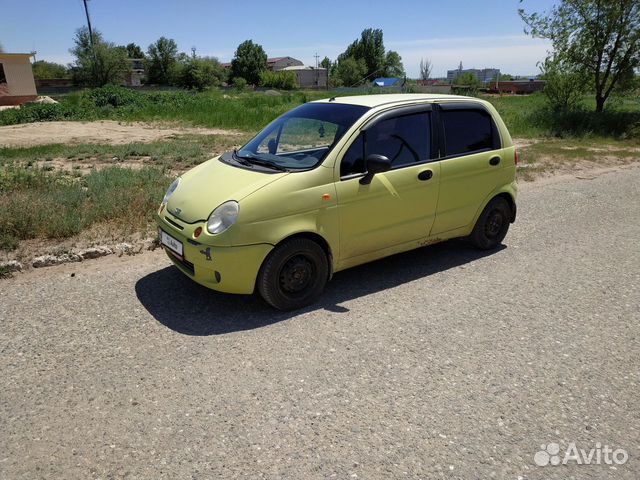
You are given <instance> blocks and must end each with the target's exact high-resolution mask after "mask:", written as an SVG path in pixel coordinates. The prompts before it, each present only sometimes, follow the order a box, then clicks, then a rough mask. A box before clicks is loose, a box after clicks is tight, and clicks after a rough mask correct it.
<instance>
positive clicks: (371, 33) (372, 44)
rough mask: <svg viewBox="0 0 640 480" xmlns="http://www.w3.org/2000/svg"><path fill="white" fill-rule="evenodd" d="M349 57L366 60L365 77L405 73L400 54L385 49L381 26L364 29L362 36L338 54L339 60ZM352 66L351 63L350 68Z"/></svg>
mask: <svg viewBox="0 0 640 480" xmlns="http://www.w3.org/2000/svg"><path fill="white" fill-rule="evenodd" d="M347 58H353V59H355V60H356V61H358V62H360V61H362V62H364V65H365V69H366V70H365V73H364V75H363V77H367V78H371V77H375V76H403V75H404V67H403V65H402V59H401V58H400V55H398V53H397V52H394V51H389V52H386V51H385V48H384V40H383V34H382V30H381V29H379V28H376V29H373V28H367V29H365V30H363V31H362V33H361V34H360V38H359V39H357V40H355V41H354V42H353V43H351V45H349V46H348V47H347V49H346V50H345V51H344V52H343V53H341V54H340V56H338V62H341V61H342V60H345V59H347ZM352 66H353V65H351V64H349V67H350V68H351V67H352ZM342 80H343V81H344V83H345V84H348V83H349V82H347V81H345V79H342Z"/></svg>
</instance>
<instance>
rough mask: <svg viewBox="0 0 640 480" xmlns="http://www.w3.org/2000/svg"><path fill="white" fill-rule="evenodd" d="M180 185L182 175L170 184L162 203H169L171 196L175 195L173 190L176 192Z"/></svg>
mask: <svg viewBox="0 0 640 480" xmlns="http://www.w3.org/2000/svg"><path fill="white" fill-rule="evenodd" d="M178 185H180V177H178V178H176V179H175V180H174V181H173V183H172V184H171V185H169V188H168V189H167V193H165V194H164V197H163V199H162V205H166V204H167V202H168V201H169V198H171V195H173V192H175V191H176V189H177V188H178Z"/></svg>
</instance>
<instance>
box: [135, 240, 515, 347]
mask: <svg viewBox="0 0 640 480" xmlns="http://www.w3.org/2000/svg"><path fill="white" fill-rule="evenodd" d="M504 248H506V247H505V246H504V245H501V246H500V247H499V248H498V249H495V250H492V251H481V250H477V249H475V248H472V247H471V246H469V245H467V244H465V243H464V242H461V241H458V240H452V241H449V242H444V243H441V244H437V245H433V246H429V247H423V248H419V249H417V250H412V251H410V252H406V253H401V254H398V255H393V256H391V257H387V258H384V259H381V260H377V261H375V262H372V263H368V264H365V265H361V266H359V267H354V268H350V269H348V270H344V271H342V272H338V273H336V274H335V276H334V277H333V279H332V280H331V282H329V284H328V285H327V288H326V290H325V292H324V293H323V295H322V297H321V298H320V300H319V301H318V302H317V303H316V304H314V305H312V306H309V307H307V308H305V309H302V310H297V311H294V312H279V311H277V310H274V309H272V308H271V307H269V306H268V305H267V304H266V303H264V302H263V301H262V300H261V299H260V298H259V296H258V295H231V294H224V293H219V292H215V291H213V290H209V289H208V288H205V287H203V286H201V285H198V284H197V283H195V282H193V281H192V280H190V279H189V278H188V277H187V276H186V275H184V274H183V273H181V272H180V271H179V270H178V269H177V268H176V267H174V266H169V267H166V268H163V269H161V270H158V271H155V272H152V273H150V274H148V275H146V276H145V277H143V278H141V279H140V280H138V282H137V283H136V286H135V290H136V295H137V296H138V299H139V300H140V303H141V304H142V305H143V306H144V308H146V309H147V311H148V312H149V313H150V314H151V315H152V316H153V317H154V318H155V319H156V320H157V321H158V322H160V323H162V324H163V325H165V326H167V327H168V328H170V329H171V330H174V331H176V332H178V333H182V334H185V335H200V336H202V335H221V334H225V333H232V332H238V331H242V330H251V329H254V328H260V327H264V326H267V325H271V324H274V323H277V322H281V321H283V320H287V319H289V318H292V317H295V316H297V315H300V314H301V313H304V312H309V311H314V310H319V309H325V310H328V311H331V312H348V311H349V309H348V308H346V307H344V306H341V305H340V304H341V303H343V302H345V301H347V300H351V299H353V298H358V297H362V296H364V295H369V294H371V293H376V292H379V291H382V290H386V289H388V288H392V287H396V286H398V285H401V284H403V283H407V282H411V281H413V280H416V279H419V278H423V277H426V276H429V275H433V274H435V273H439V272H442V271H445V270H448V269H450V268H453V267H457V266H459V265H463V264H465V263H469V262H472V261H474V260H478V259H480V258H483V257H486V256H488V255H493V254H495V253H497V252H499V251H500V250H503V249H504Z"/></svg>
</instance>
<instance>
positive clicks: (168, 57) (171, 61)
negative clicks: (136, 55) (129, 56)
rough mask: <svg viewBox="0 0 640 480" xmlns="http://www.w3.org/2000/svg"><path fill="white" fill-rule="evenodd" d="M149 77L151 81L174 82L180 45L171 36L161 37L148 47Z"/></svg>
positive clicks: (159, 82) (166, 83)
mask: <svg viewBox="0 0 640 480" xmlns="http://www.w3.org/2000/svg"><path fill="white" fill-rule="evenodd" d="M147 56H148V58H147V77H148V79H149V83H157V84H160V85H169V84H171V83H173V81H174V80H175V75H176V67H177V62H178V58H177V57H178V45H177V44H176V42H175V41H174V40H173V39H171V38H166V37H160V38H159V39H158V40H157V41H156V42H155V43H152V44H151V45H149V48H148V49H147Z"/></svg>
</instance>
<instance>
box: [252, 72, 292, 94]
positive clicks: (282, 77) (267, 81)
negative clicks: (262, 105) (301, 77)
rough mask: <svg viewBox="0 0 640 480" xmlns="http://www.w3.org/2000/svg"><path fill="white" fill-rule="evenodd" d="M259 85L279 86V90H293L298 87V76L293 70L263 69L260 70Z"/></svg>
mask: <svg viewBox="0 0 640 480" xmlns="http://www.w3.org/2000/svg"><path fill="white" fill-rule="evenodd" d="M260 86H262V87H269V88H279V89H281V90H294V89H296V88H298V77H297V76H296V74H295V72H291V71H282V70H281V71H279V72H271V71H269V70H265V71H263V72H260Z"/></svg>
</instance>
